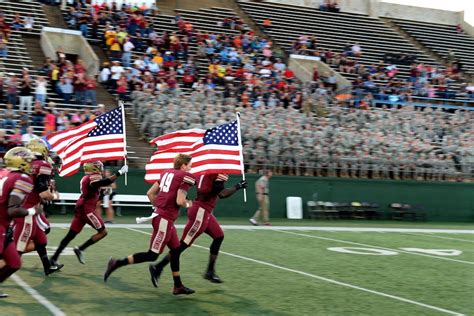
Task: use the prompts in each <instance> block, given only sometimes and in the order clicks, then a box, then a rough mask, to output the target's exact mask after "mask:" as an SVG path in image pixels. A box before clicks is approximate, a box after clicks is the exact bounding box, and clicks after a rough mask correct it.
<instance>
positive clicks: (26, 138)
mask: <svg viewBox="0 0 474 316" xmlns="http://www.w3.org/2000/svg"><path fill="white" fill-rule="evenodd" d="M37 138H39V137H38V136H36V135H35V134H33V127H31V126H29V127H28V128H27V129H26V134H23V135H21V142H22V143H23V145H26V144H28V143H29V142H30V140H32V139H37Z"/></svg>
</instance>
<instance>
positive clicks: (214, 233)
mask: <svg viewBox="0 0 474 316" xmlns="http://www.w3.org/2000/svg"><path fill="white" fill-rule="evenodd" d="M206 234H208V235H209V236H211V237H212V243H211V247H209V263H208V265H207V271H206V273H204V278H205V279H206V280H209V281H211V282H213V283H222V280H221V279H220V278H219V277H218V276H217V274H216V272H215V265H216V260H217V256H218V255H219V250H220V248H221V245H222V242H223V241H224V231H223V230H222V228H221V226H220V225H219V222H218V221H217V219H216V218H215V216H214V215H212V214H211V216H210V218H209V223H208V225H207V229H206Z"/></svg>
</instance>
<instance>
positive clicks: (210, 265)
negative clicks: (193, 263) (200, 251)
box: [207, 254, 217, 271]
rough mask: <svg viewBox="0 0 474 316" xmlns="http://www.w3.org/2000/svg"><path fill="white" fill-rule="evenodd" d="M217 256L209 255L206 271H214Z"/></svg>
mask: <svg viewBox="0 0 474 316" xmlns="http://www.w3.org/2000/svg"><path fill="white" fill-rule="evenodd" d="M216 259H217V255H213V254H210V255H209V263H208V264H207V271H214V268H215V265H216Z"/></svg>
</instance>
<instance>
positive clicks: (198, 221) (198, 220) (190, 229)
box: [149, 207, 208, 287]
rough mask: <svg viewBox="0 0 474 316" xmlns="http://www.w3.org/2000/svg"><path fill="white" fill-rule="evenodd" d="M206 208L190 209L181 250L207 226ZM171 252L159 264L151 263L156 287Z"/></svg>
mask: <svg viewBox="0 0 474 316" xmlns="http://www.w3.org/2000/svg"><path fill="white" fill-rule="evenodd" d="M207 217H208V216H206V214H205V210H204V209H203V208H201V207H191V208H190V209H188V221H187V222H186V225H185V226H184V230H183V235H182V237H181V242H180V246H179V250H180V252H183V251H185V250H186V249H187V248H188V247H189V246H191V244H192V242H193V241H194V240H195V239H196V238H197V237H198V236H199V235H201V234H202V233H203V232H204V230H205V229H206V227H207V220H206V218H207ZM170 260H171V254H170V253H168V255H166V256H165V257H164V258H163V259H161V261H160V262H158V263H157V264H150V266H149V271H150V276H151V283H152V284H153V286H154V287H158V280H159V278H160V276H161V273H162V272H163V269H164V268H165V267H166V266H167V265H168V263H170Z"/></svg>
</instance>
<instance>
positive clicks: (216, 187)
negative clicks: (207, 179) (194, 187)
mask: <svg viewBox="0 0 474 316" xmlns="http://www.w3.org/2000/svg"><path fill="white" fill-rule="evenodd" d="M222 190H224V182H222V181H214V183H213V184H212V194H219V193H221V192H222Z"/></svg>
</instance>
